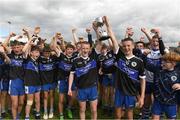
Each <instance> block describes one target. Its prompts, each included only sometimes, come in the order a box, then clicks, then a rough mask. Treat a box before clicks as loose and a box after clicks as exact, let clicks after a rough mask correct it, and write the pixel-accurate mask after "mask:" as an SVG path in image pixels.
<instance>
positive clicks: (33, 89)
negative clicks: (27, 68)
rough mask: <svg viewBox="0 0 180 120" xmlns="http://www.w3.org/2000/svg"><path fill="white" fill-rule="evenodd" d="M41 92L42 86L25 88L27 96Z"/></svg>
mask: <svg viewBox="0 0 180 120" xmlns="http://www.w3.org/2000/svg"><path fill="white" fill-rule="evenodd" d="M40 91H41V86H25V93H26V94H34V93H37V92H40Z"/></svg>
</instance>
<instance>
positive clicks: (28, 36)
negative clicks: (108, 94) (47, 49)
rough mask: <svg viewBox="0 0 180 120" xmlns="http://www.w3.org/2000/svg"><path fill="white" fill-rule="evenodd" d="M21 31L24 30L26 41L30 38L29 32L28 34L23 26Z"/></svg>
mask: <svg viewBox="0 0 180 120" xmlns="http://www.w3.org/2000/svg"><path fill="white" fill-rule="evenodd" d="M22 31H23V32H24V35H25V36H27V38H28V41H29V40H30V39H31V38H30V34H29V32H28V30H27V29H25V28H23V29H22Z"/></svg>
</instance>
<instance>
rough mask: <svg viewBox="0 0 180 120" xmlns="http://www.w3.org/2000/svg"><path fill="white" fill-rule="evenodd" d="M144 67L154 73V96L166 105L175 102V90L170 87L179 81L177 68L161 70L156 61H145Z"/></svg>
mask: <svg viewBox="0 0 180 120" xmlns="http://www.w3.org/2000/svg"><path fill="white" fill-rule="evenodd" d="M146 68H147V69H148V70H150V71H152V72H153V73H154V97H155V99H157V100H158V101H160V102H161V103H164V104H167V105H173V104H176V102H177V101H176V91H175V90H173V89H172V86H173V85H174V84H175V83H180V76H179V74H178V71H177V70H172V71H168V70H161V66H160V65H157V64H156V63H151V62H150V63H149V62H148V61H146Z"/></svg>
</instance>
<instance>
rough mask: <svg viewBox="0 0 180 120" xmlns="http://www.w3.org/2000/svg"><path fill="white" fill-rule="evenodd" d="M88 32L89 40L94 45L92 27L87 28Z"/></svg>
mask: <svg viewBox="0 0 180 120" xmlns="http://www.w3.org/2000/svg"><path fill="white" fill-rule="evenodd" d="M86 32H87V34H88V42H89V44H90V46H91V47H92V45H93V40H92V34H91V29H90V28H86Z"/></svg>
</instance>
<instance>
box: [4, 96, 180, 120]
mask: <svg viewBox="0 0 180 120" xmlns="http://www.w3.org/2000/svg"><path fill="white" fill-rule="evenodd" d="M42 106H43V105H42V104H41V118H42V119H43V107H42ZM64 107H65V106H64ZM74 107H75V109H74V110H73V117H74V119H79V109H78V108H79V106H78V103H76V104H75V106H74ZM138 113H139V109H137V108H136V109H135V110H134V118H135V119H138ZM64 116H65V119H67V114H66V108H64ZM114 116H115V115H114V113H112V114H110V113H108V112H107V111H103V110H102V108H101V107H100V106H98V119H114ZM24 118H25V113H24V108H23V110H22V115H21V119H24ZM30 118H31V119H34V115H33V111H31V115H30ZM90 118H91V112H90V108H89V104H88V103H87V108H86V119H90ZM177 118H178V119H179V118H180V114H178V117H177ZM4 119H12V117H11V114H10V113H8V114H7V115H6V118H4ZM53 119H59V113H58V93H57V92H56V93H55V102H54V118H53Z"/></svg>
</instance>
